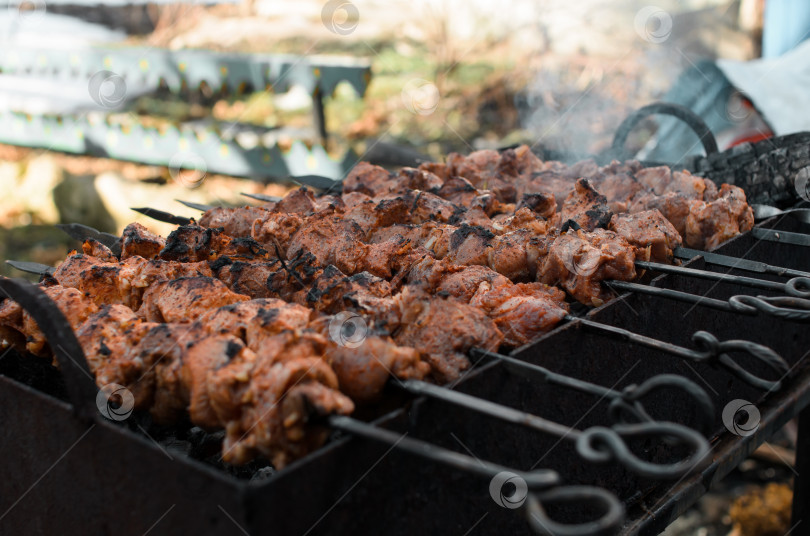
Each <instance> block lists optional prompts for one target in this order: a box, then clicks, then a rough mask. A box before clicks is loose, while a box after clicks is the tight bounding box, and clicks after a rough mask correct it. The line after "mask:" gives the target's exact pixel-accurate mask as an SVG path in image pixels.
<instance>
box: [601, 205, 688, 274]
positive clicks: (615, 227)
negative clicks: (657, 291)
mask: <svg viewBox="0 0 810 536" xmlns="http://www.w3.org/2000/svg"><path fill="white" fill-rule="evenodd" d="M609 228H610V230H611V231H614V232H615V233H616V234H617V235H619V236H621V237H622V238H624V239H625V240H627V241H628V242H629V243H630V244H631V245H632V246H633V247H634V248H636V258H637V259H643V258H649V260H652V261H655V262H664V263H668V262H672V258H673V251H674V249H675V248H677V247H679V246H681V245H682V244H683V240H682V239H681V235H680V234H678V231H677V230H676V229H675V227H674V226H673V225H672V224H671V223H670V222H669V220H667V219H666V218H665V217H664V215H663V214H661V212H659V211H658V210H655V209H653V210H645V211H643V212H636V213H634V214H614V216H613V218H611V220H610V227H609ZM645 250H647V253H645Z"/></svg>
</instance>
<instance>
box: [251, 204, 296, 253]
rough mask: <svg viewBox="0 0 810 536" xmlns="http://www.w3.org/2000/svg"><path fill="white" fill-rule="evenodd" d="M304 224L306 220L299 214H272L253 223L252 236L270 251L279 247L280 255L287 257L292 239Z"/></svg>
mask: <svg viewBox="0 0 810 536" xmlns="http://www.w3.org/2000/svg"><path fill="white" fill-rule="evenodd" d="M303 224H304V219H303V218H302V217H301V216H299V215H298V214H288V213H284V212H271V213H268V214H266V215H265V216H264V217H263V218H261V219H258V220H256V221H254V222H253V229H252V230H251V232H250V236H251V237H252V238H253V239H255V240H256V241H257V242H259V243H260V244H264V245H265V246H266V247H268V248H269V249H270V251H275V248H276V247H278V248H279V253H281V255H282V256H285V257H286V255H287V248H288V247H289V245H290V241H291V240H292V237H293V236H295V233H297V232H298V229H300V228H301V226H302V225H303Z"/></svg>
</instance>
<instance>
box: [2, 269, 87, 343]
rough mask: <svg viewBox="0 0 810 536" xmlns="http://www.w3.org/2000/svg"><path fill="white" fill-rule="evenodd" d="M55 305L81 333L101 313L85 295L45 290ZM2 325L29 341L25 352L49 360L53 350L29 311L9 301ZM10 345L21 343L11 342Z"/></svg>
mask: <svg viewBox="0 0 810 536" xmlns="http://www.w3.org/2000/svg"><path fill="white" fill-rule="evenodd" d="M42 290H43V292H45V294H47V295H48V297H49V298H51V299H52V300H53V301H54V302H55V303H56V306H57V307H58V308H59V310H60V311H61V312H62V314H63V315H65V318H66V319H67V321H68V324H70V327H71V328H73V330H74V331H75V330H77V329H78V328H79V327H80V326H81V325H82V324H83V323H84V322H85V321H86V320H87V319H88V318H89V317H90V316H91V315H93V314H95V313H96V312H97V311H98V306H97V305H96V304H95V303H93V301H92V300H90V299H88V298H87V297H86V296H85V295H84V294H83V293H82V292H80V291H78V290H76V289H74V288H65V287H62V286H60V285H52V286H48V287H43V288H42ZM0 322H2V323H3V325H5V326H7V327H9V328H12V329H16V330H17V331H19V333H20V334H22V335H23V337H24V338H25V350H26V351H27V352H30V353H32V354H34V355H37V356H41V357H47V356H49V355H50V354H51V351H50V350H51V349H49V348H47V343H48V341H46V340H45V335H43V333H42V332H41V331H40V330H39V326H37V323H36V322H35V321H34V319H33V318H32V317H31V315H29V314H28V312H26V311H22V310H21V308H20V306H19V305H17V304H16V303H14V302H12V301H11V300H6V301H5V302H4V303H3V306H2V308H0ZM9 342H18V341H15V340H13V339H12V340H11V341H9Z"/></svg>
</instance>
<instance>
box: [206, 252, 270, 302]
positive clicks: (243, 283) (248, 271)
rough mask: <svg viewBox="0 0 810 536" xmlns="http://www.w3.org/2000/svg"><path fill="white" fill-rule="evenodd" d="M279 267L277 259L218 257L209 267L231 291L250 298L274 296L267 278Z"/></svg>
mask: <svg viewBox="0 0 810 536" xmlns="http://www.w3.org/2000/svg"><path fill="white" fill-rule="evenodd" d="M280 268H281V264H280V263H279V261H278V260H275V261H267V262H244V261H232V260H231V259H229V258H228V257H220V258H219V259H217V260H216V261H214V262H212V263H211V269H212V270H214V271H215V272H214V274H215V276H216V278H217V279H219V280H220V281H222V282H223V283H225V285H227V287H228V288H229V289H231V290H232V291H234V292H236V293H238V294H244V295H246V296H250V297H251V298H272V297H276V293H274V292H273V291H272V290H271V289H270V288H269V287H268V286H267V280H268V279H269V278H270V277H271V276H272V275H273V274H275V273H276V272H277V271H278V270H279V269H280ZM200 275H207V274H200Z"/></svg>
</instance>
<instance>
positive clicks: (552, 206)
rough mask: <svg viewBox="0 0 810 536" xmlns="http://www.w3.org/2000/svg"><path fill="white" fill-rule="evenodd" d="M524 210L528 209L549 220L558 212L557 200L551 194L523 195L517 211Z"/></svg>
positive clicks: (516, 208)
mask: <svg viewBox="0 0 810 536" xmlns="http://www.w3.org/2000/svg"><path fill="white" fill-rule="evenodd" d="M522 208H528V209H529V210H531V211H532V212H534V213H535V214H537V215H538V216H540V217H542V218H545V219H547V220H549V219H551V218H552V217H553V216H554V214H555V213H556V212H557V200H556V199H554V194H553V193H550V192H549V193H528V194H523V195H522V196H521V198H520V201H518V203H517V205H516V206H515V211H518V210H520V209H522Z"/></svg>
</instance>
